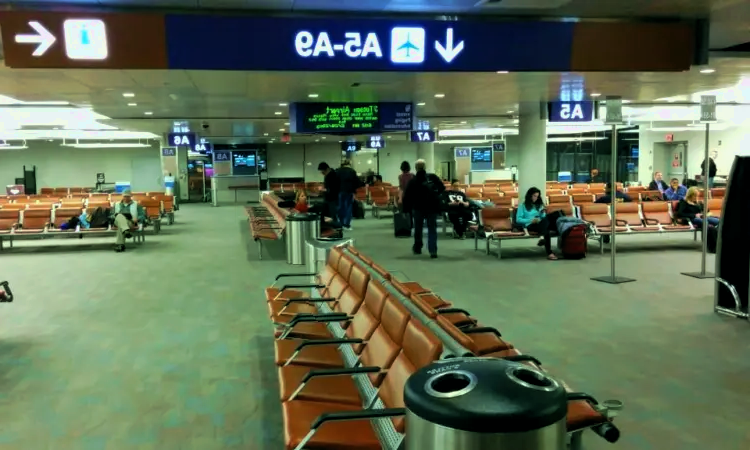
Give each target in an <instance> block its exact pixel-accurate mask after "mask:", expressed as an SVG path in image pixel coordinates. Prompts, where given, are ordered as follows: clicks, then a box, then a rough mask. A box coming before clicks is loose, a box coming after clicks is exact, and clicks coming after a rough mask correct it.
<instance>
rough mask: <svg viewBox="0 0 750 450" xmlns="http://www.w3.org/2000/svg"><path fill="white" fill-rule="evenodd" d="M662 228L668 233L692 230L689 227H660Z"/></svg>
mask: <svg viewBox="0 0 750 450" xmlns="http://www.w3.org/2000/svg"><path fill="white" fill-rule="evenodd" d="M662 228H664V229H665V230H669V231H687V230H692V228H690V225H662Z"/></svg>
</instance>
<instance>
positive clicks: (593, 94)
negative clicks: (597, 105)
mask: <svg viewBox="0 0 750 450" xmlns="http://www.w3.org/2000/svg"><path fill="white" fill-rule="evenodd" d="M591 96H592V97H601V96H602V94H600V93H598V92H592V93H591Z"/></svg>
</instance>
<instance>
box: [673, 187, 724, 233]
mask: <svg viewBox="0 0 750 450" xmlns="http://www.w3.org/2000/svg"><path fill="white" fill-rule="evenodd" d="M675 215H676V216H677V220H678V221H682V222H690V223H692V224H693V226H694V227H696V228H700V227H702V226H703V203H699V202H698V188H697V187H695V186H693V187H691V188H690V189H688V191H687V194H686V195H685V199H684V200H680V203H678V204H677V213H676V214H675ZM706 221H707V222H708V225H709V226H714V227H717V226H719V219H718V218H717V217H706Z"/></svg>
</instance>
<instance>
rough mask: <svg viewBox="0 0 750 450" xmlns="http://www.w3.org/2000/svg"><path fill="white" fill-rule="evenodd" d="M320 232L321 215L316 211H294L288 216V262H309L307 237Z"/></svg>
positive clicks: (286, 237) (302, 263)
mask: <svg viewBox="0 0 750 450" xmlns="http://www.w3.org/2000/svg"><path fill="white" fill-rule="evenodd" d="M319 234H320V216H318V215H317V214H314V213H293V214H289V215H288V216H286V236H285V239H286V262H287V263H288V264H294V265H304V264H306V263H307V257H306V256H307V245H306V243H307V239H308V237H309V238H313V239H314V238H316V237H318V235H319Z"/></svg>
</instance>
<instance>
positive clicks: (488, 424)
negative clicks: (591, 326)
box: [404, 358, 568, 450]
mask: <svg viewBox="0 0 750 450" xmlns="http://www.w3.org/2000/svg"><path fill="white" fill-rule="evenodd" d="M404 403H405V405H406V408H407V411H406V438H405V442H406V446H405V448H406V450H422V449H430V450H479V449H481V450H564V449H565V446H566V433H567V430H566V420H565V419H566V415H567V411H568V403H567V396H566V393H565V389H564V388H563V387H562V386H561V385H560V383H558V382H557V381H556V380H554V379H553V378H550V377H549V376H548V375H547V374H545V373H543V372H541V371H539V370H537V369H535V368H533V367H530V366H528V365H525V364H521V363H518V362H512V361H507V360H504V359H496V358H456V359H449V360H444V361H440V362H436V363H434V364H431V365H429V366H427V367H424V368H422V369H420V370H419V371H417V372H415V373H414V374H413V375H412V376H411V377H410V378H409V380H408V381H407V382H406V386H405V388H404Z"/></svg>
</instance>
